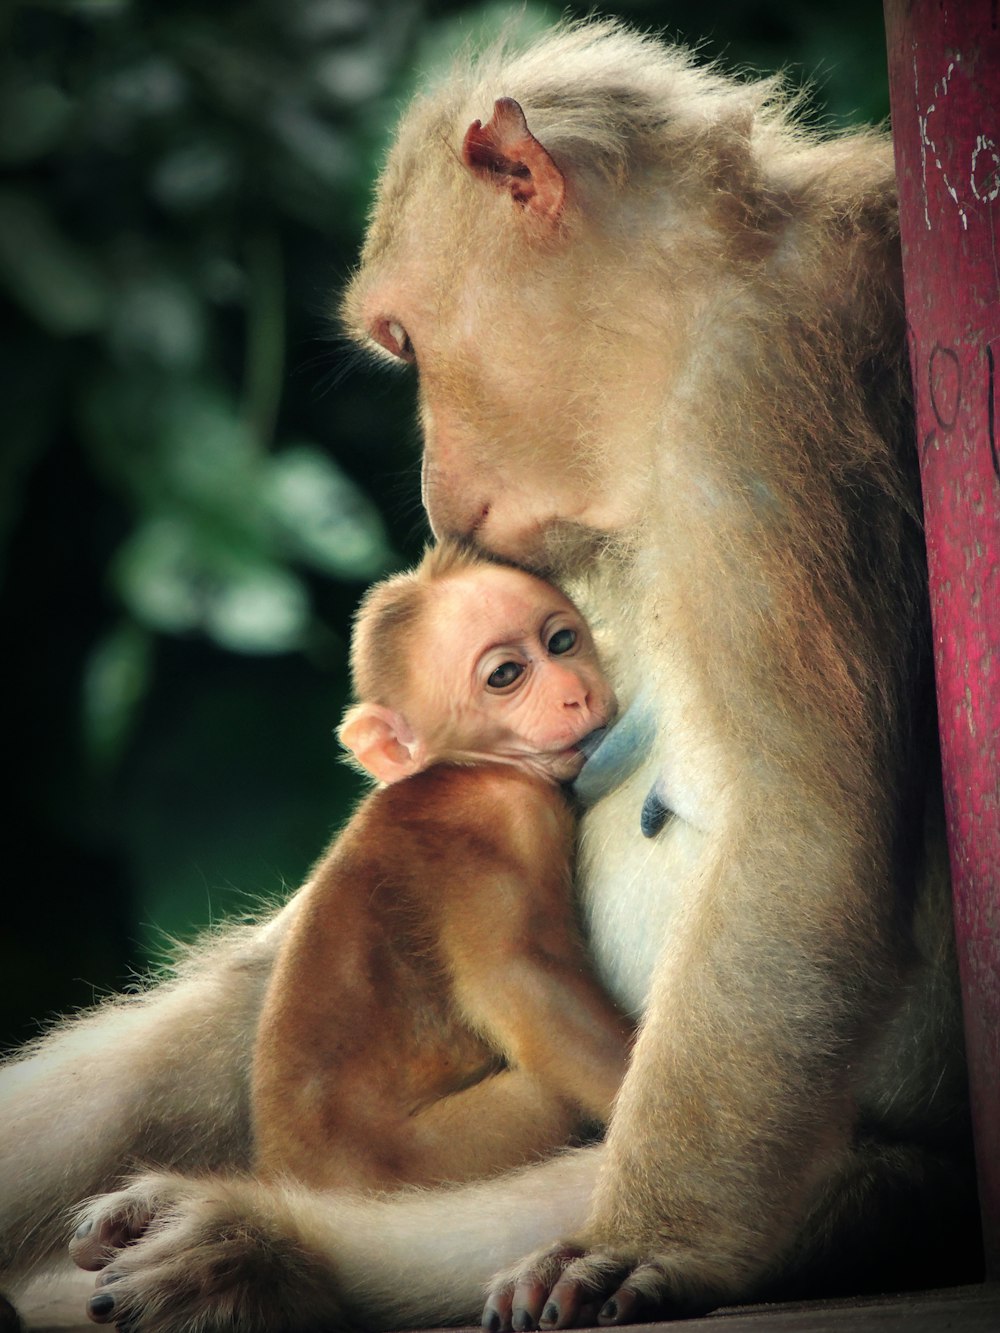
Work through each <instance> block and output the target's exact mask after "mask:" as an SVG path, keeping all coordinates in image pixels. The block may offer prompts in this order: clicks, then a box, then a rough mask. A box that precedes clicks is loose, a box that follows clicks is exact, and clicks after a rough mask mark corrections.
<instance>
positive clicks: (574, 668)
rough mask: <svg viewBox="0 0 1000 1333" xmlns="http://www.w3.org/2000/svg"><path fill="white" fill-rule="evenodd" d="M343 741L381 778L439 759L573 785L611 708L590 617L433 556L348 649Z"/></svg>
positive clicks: (390, 591)
mask: <svg viewBox="0 0 1000 1333" xmlns="http://www.w3.org/2000/svg"><path fill="white" fill-rule="evenodd" d="M352 671H353V675H354V681H355V692H356V694H357V695H358V697H359V699H360V700H361V702H360V703H358V704H357V705H356V706H355V707H354V708H352V709H351V710H350V711H349V712H348V714H347V716H346V718H345V719H344V722H343V724H342V726H341V728H340V731H339V736H340V740H341V742H342V744H343V745H344V746H345V747H346V748H347V749H349V750H350V751H351V752H352V753H353V755H354V757H355V759H357V761H358V762H359V763H360V764H361V765H362V766H363V767H364V768H365V769H367V770H368V772H369V773H371V774H372V775H373V776H374V777H376V778H378V779H379V780H380V781H382V782H395V781H398V780H399V779H400V778H405V777H409V776H410V775H412V774H414V773H417V772H420V771H421V770H422V769H424V768H428V767H430V765H432V764H435V763H440V762H452V763H477V762H483V761H493V762H496V761H499V762H501V763H509V764H513V765H515V766H517V767H519V768H521V769H524V770H526V771H528V772H531V773H535V774H538V775H540V776H542V777H545V778H547V779H549V780H550V781H553V782H568V781H570V780H571V779H572V778H574V777H576V775H577V774H578V773H579V771H580V769H581V768H582V767H583V764H584V754H583V751H582V749H581V748H580V743H581V741H583V740H584V739H585V737H587V736H589V735H590V734H591V732H593V731H595V730H596V729H598V728H600V727H603V726H605V725H606V724H607V723H608V722H609V721H610V719H611V717H612V715H613V713H614V711H615V699H614V694H613V693H612V690H611V687H610V685H609V684H608V682H607V681H606V680H605V678H604V675H603V673H602V671H601V667H600V663H599V661H598V658H597V652H596V650H595V648H594V642H593V639H592V638H591V635H590V631H589V629H588V627H587V624H586V621H585V620H584V619H583V617H582V616H581V615H580V612H579V611H578V610H577V609H576V607H575V606H574V605H573V603H572V602H571V601H569V600H568V598H566V597H564V596H563V594H562V593H561V592H560V591H559V590H558V589H557V588H555V587H553V586H552V584H549V583H545V582H543V581H542V580H541V579H538V578H535V577H534V576H533V575H531V574H528V573H525V572H524V571H523V570H519V569H513V568H510V567H508V566H504V565H498V564H494V563H492V562H490V561H487V560H482V559H479V558H476V557H474V556H472V555H470V554H469V553H467V552H462V551H453V550H448V549H444V550H442V549H441V548H439V549H438V550H437V551H432V552H431V553H430V554H429V555H428V556H427V557H425V559H424V561H423V562H422V564H421V566H419V567H418V568H417V570H416V571H414V572H412V573H410V574H403V575H399V576H396V577H395V578H393V579H390V580H388V581H387V582H386V583H384V584H380V585H377V586H376V587H375V588H374V589H373V590H372V592H371V593H370V594H369V596H368V598H367V599H366V601H365V603H364V604H363V605H362V607H361V610H360V611H359V614H358V618H357V621H356V625H355V636H354V643H353V645H352Z"/></svg>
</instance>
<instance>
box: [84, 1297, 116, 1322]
mask: <svg viewBox="0 0 1000 1333" xmlns="http://www.w3.org/2000/svg"><path fill="white" fill-rule="evenodd" d="M114 1308H115V1298H114V1297H113V1296H111V1295H110V1294H108V1293H105V1294H103V1295H101V1294H99V1295H97V1296H91V1298H90V1300H89V1301H88V1302H87V1309H88V1310H89V1311H90V1313H91V1314H95V1315H97V1317H98V1319H100V1318H102V1317H103V1316H104V1315H106V1314H110V1313H111V1311H112V1310H113V1309H114Z"/></svg>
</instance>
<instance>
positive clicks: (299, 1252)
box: [70, 1174, 352, 1333]
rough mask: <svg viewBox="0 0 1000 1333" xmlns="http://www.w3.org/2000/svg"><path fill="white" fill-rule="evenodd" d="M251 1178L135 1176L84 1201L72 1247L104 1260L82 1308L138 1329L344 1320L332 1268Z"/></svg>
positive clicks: (284, 1326) (286, 1326)
mask: <svg viewBox="0 0 1000 1333" xmlns="http://www.w3.org/2000/svg"><path fill="white" fill-rule="evenodd" d="M258 1193H260V1190H259V1187H258V1186H256V1184H255V1182H253V1181H250V1180H243V1179H240V1178H238V1177H227V1178H224V1179H223V1178H219V1177H213V1178H211V1179H204V1180H189V1179H186V1178H184V1177H182V1176H172V1175H165V1174H164V1175H161V1174H150V1175H145V1176H141V1177H139V1178H138V1179H136V1180H135V1181H133V1182H132V1184H131V1185H130V1186H128V1188H126V1189H124V1190H121V1191H119V1192H118V1193H116V1194H107V1195H103V1196H101V1197H100V1198H98V1199H96V1200H93V1201H91V1203H90V1204H88V1205H87V1206H86V1207H85V1209H84V1210H83V1212H82V1213H81V1215H80V1222H79V1226H78V1227H77V1230H76V1234H75V1235H74V1238H73V1240H72V1242H71V1244H70V1252H71V1254H72V1257H73V1259H74V1260H75V1262H76V1263H77V1264H78V1265H79V1266H80V1267H81V1268H86V1269H100V1270H101V1273H100V1276H99V1277H98V1279H97V1291H96V1292H95V1294H94V1295H93V1296H91V1298H90V1300H89V1302H88V1304H87V1314H88V1315H89V1316H90V1318H91V1319H92V1320H93V1321H94V1322H95V1323H97V1324H118V1325H123V1326H127V1327H128V1328H129V1330H134V1331H135V1333H194V1330H197V1333H216V1331H221V1330H227V1333H233V1330H239V1333H286V1331H287V1333H292V1330H294V1333H305V1331H306V1330H312V1329H320V1328H327V1329H329V1328H338V1329H345V1328H350V1327H351V1324H352V1321H351V1320H350V1319H348V1318H345V1313H344V1309H343V1306H342V1304H341V1302H340V1301H339V1299H338V1297H337V1284H336V1280H335V1277H334V1274H333V1273H332V1272H331V1270H330V1267H329V1265H328V1264H327V1263H325V1262H324V1261H323V1259H322V1258H320V1256H318V1255H316V1254H314V1253H312V1252H310V1250H309V1249H308V1248H307V1247H306V1245H305V1244H304V1243H303V1242H302V1240H301V1239H300V1238H299V1237H298V1236H297V1233H296V1229H295V1227H294V1224H293V1223H292V1222H291V1219H290V1218H289V1217H287V1216H282V1215H281V1213H282V1210H281V1209H280V1207H275V1203H274V1195H273V1194H272V1195H271V1196H270V1200H269V1202H270V1205H271V1206H270V1207H268V1206H266V1204H265V1202H264V1200H263V1199H258V1198H256V1197H255V1196H256V1195H257V1194H258Z"/></svg>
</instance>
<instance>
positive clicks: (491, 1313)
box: [483, 1245, 708, 1333]
mask: <svg viewBox="0 0 1000 1333" xmlns="http://www.w3.org/2000/svg"><path fill="white" fill-rule="evenodd" d="M673 1268H674V1265H672V1264H671V1263H670V1261H669V1260H668V1259H667V1258H666V1257H665V1256H648V1257H645V1258H642V1259H636V1258H635V1257H634V1256H632V1255H625V1254H624V1253H616V1252H615V1251H613V1250H605V1251H599V1252H594V1253H584V1251H583V1250H582V1249H580V1248H578V1247H576V1246H573V1245H559V1246H556V1247H555V1248H553V1249H550V1250H540V1251H539V1252H538V1253H537V1254H534V1255H530V1256H529V1257H528V1258H527V1259H525V1260H524V1262H523V1263H521V1264H519V1265H518V1267H517V1268H515V1269H510V1270H508V1271H507V1272H505V1273H500V1274H499V1275H498V1276H497V1277H496V1278H494V1280H493V1282H492V1284H491V1285H490V1291H489V1295H488V1297H487V1300H486V1307H485V1309H484V1310H483V1328H484V1329H485V1330H486V1333H505V1331H506V1330H509V1329H515V1330H517V1331H518V1333H526V1330H529V1329H535V1328H541V1329H550V1328H574V1327H581V1326H582V1327H587V1326H592V1325H593V1324H595V1323H596V1324H602V1325H608V1326H610V1325H614V1324H636V1323H642V1322H644V1321H646V1320H650V1319H657V1318H659V1319H662V1318H671V1317H676V1316H678V1315H682V1314H683V1315H689V1314H695V1313H701V1312H703V1311H704V1310H705V1309H707V1308H708V1307H707V1306H706V1305H704V1304H700V1305H695V1304H694V1303H693V1302H691V1301H688V1300H681V1299H679V1298H678V1295H677V1291H678V1286H677V1281H676V1278H677V1274H676V1273H675V1272H673V1271H672V1270H673Z"/></svg>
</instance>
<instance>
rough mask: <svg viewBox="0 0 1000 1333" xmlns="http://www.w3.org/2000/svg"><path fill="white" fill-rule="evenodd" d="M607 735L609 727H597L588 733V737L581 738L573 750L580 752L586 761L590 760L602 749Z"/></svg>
mask: <svg viewBox="0 0 1000 1333" xmlns="http://www.w3.org/2000/svg"><path fill="white" fill-rule="evenodd" d="M607 734H608V728H607V727H595V728H594V730H593V731H588V732H587V734H586V736H581V737H580V739H579V740H578V741H577V743H576V744H575V745H574V746H573V749H574V750H579V752H580V754H582V755H583V757H584V759H589V758H590V757H591V755H593V754H594V752H595V751H596V750H597V749H598V748H599V747H600V744H601V742H602V741H603V740H604V737H605V736H606V735H607Z"/></svg>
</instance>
